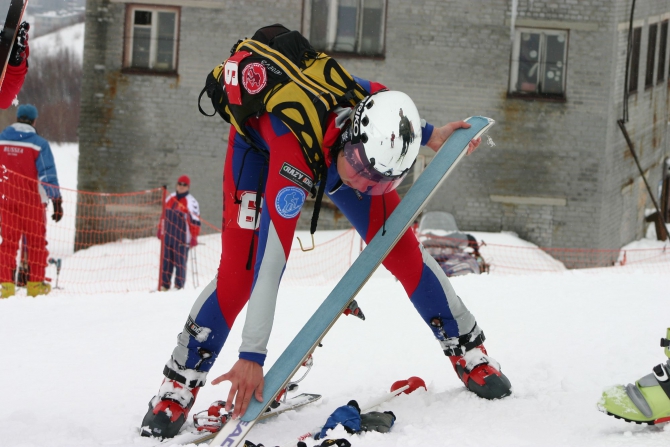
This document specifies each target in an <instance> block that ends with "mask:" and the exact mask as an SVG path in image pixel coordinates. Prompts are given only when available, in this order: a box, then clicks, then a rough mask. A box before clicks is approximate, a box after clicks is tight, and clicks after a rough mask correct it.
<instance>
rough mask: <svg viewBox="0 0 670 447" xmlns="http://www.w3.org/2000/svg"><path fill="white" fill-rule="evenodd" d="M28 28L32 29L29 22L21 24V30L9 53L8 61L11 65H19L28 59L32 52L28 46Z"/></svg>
mask: <svg viewBox="0 0 670 447" xmlns="http://www.w3.org/2000/svg"><path fill="white" fill-rule="evenodd" d="M28 30H30V24H29V23H28V22H23V23H21V25H19V31H18V32H17V33H16V39H15V40H14V44H13V45H12V52H11V53H10V54H9V60H8V61H7V63H8V64H9V65H13V66H15V67H18V66H19V65H21V62H23V61H24V60H27V59H28V54H30V49H29V48H28Z"/></svg>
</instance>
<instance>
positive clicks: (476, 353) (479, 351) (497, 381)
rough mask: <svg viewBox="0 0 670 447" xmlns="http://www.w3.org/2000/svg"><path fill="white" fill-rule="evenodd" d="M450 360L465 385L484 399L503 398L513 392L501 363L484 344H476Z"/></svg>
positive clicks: (452, 356)
mask: <svg viewBox="0 0 670 447" xmlns="http://www.w3.org/2000/svg"><path fill="white" fill-rule="evenodd" d="M449 360H451V364H452V365H453V367H454V371H456V374H458V377H459V378H460V379H461V381H462V382H463V384H464V385H465V387H466V388H467V389H468V390H470V391H472V392H473V393H475V394H476V395H477V396H479V397H482V398H484V399H502V398H503V397H507V396H509V395H510V394H512V384H511V383H510V381H509V379H508V378H507V376H506V375H505V374H503V373H502V372H501V371H500V364H499V363H498V362H497V361H495V360H494V359H493V358H491V357H489V356H488V354H487V353H486V348H484V345H479V346H476V347H474V348H472V349H470V350H469V351H466V353H465V354H464V355H462V356H459V355H450V356H449Z"/></svg>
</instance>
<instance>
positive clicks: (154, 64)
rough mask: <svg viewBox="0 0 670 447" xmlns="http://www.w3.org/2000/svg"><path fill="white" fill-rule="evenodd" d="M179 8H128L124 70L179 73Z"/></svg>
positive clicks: (144, 6)
mask: <svg viewBox="0 0 670 447" xmlns="http://www.w3.org/2000/svg"><path fill="white" fill-rule="evenodd" d="M178 41H179V9H177V8H170V7H153V6H148V5H142V6H137V5H133V6H128V9H127V20H126V43H125V44H126V47H125V61H124V67H126V68H130V69H137V70H140V71H154V72H161V73H174V72H176V71H177V44H178Z"/></svg>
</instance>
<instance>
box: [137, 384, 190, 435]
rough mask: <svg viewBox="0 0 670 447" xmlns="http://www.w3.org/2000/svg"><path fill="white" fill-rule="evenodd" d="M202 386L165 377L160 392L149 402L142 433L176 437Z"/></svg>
mask: <svg viewBox="0 0 670 447" xmlns="http://www.w3.org/2000/svg"><path fill="white" fill-rule="evenodd" d="M199 390H200V388H199V387H198V388H189V387H187V386H186V385H183V384H181V383H179V382H176V381H174V380H171V379H167V378H166V379H163V384H162V385H161V387H160V389H159V390H158V394H157V395H156V396H154V397H153V399H151V401H150V402H149V410H148V411H147V414H146V415H145V416H144V419H143V420H142V427H141V429H140V434H141V435H142V436H153V437H156V438H174V437H175V436H176V435H177V433H179V430H180V429H181V427H182V425H184V422H186V418H188V412H189V411H190V410H191V407H192V406H193V403H194V402H195V398H196V396H197V395H198V391H199Z"/></svg>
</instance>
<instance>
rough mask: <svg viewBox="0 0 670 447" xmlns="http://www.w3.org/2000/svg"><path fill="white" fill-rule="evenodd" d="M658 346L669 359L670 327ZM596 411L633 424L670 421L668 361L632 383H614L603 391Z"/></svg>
mask: <svg viewBox="0 0 670 447" xmlns="http://www.w3.org/2000/svg"><path fill="white" fill-rule="evenodd" d="M666 337H667V338H662V339H661V347H663V348H665V355H666V356H667V357H668V358H669V359H670V328H668V332H667V336H666ZM598 410H600V411H602V412H603V413H607V414H608V415H610V416H614V417H615V418H617V419H623V420H624V421H627V422H635V423H636V424H648V425H655V424H660V423H662V422H670V360H668V361H666V362H665V363H661V364H659V365H656V366H654V368H653V369H652V373H651V374H648V375H646V376H644V377H642V378H641V379H640V380H638V381H637V382H635V384H634V385H633V384H632V383H629V384H628V385H626V386H623V385H615V386H612V387H610V388H608V389H606V390H605V391H604V392H603V396H602V397H601V398H600V401H599V402H598Z"/></svg>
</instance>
